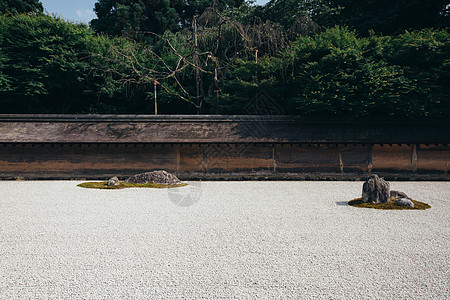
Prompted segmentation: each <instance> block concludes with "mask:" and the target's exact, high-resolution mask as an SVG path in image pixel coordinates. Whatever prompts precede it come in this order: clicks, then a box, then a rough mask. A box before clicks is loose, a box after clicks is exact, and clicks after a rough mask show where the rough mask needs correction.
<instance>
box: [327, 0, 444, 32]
mask: <svg viewBox="0 0 450 300" xmlns="http://www.w3.org/2000/svg"><path fill="white" fill-rule="evenodd" d="M330 2H331V3H332V5H333V6H334V7H335V8H336V7H340V8H341V11H340V14H339V18H338V23H337V24H339V25H343V24H346V25H348V26H351V27H352V28H355V29H357V30H358V31H359V32H360V33H363V34H367V33H368V32H369V30H374V31H375V32H377V33H383V34H398V33H401V32H402V31H404V30H417V29H422V28H427V27H430V28H431V27H434V28H436V27H441V26H444V25H446V26H448V25H449V24H448V12H447V11H446V8H448V6H449V5H450V1H448V0H397V1H392V0H370V1H358V0H332V1H330ZM446 23H447V24H446Z"/></svg>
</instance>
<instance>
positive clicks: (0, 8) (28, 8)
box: [0, 0, 44, 14]
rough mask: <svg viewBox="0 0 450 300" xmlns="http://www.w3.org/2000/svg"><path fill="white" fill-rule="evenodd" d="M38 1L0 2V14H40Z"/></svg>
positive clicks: (13, 0)
mask: <svg viewBox="0 0 450 300" xmlns="http://www.w3.org/2000/svg"><path fill="white" fill-rule="evenodd" d="M43 11H44V7H43V6H42V3H41V2H39V0H0V14H8V13H9V14H18V13H42V12H43Z"/></svg>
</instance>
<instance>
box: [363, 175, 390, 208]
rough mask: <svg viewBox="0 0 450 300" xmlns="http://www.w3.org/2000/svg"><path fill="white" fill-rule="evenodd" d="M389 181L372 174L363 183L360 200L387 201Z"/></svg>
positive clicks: (369, 201) (367, 201) (370, 201)
mask: <svg viewBox="0 0 450 300" xmlns="http://www.w3.org/2000/svg"><path fill="white" fill-rule="evenodd" d="M389 196H390V185H389V182H387V181H385V180H384V179H383V178H380V177H378V175H376V174H374V175H371V176H370V177H369V179H367V181H366V182H364V184H363V190H362V200H363V201H364V202H366V203H386V202H388V201H389Z"/></svg>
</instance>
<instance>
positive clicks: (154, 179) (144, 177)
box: [125, 171, 182, 185]
mask: <svg viewBox="0 0 450 300" xmlns="http://www.w3.org/2000/svg"><path fill="white" fill-rule="evenodd" d="M125 182H126V183H134V184H146V183H158V184H170V185H178V184H181V183H182V182H181V180H180V179H178V178H177V177H176V176H175V175H173V174H170V173H169V172H166V171H153V172H146V173H142V174H137V175H134V176H131V177H129V178H127V179H126V180H125Z"/></svg>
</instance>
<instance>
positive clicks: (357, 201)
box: [348, 198, 431, 210]
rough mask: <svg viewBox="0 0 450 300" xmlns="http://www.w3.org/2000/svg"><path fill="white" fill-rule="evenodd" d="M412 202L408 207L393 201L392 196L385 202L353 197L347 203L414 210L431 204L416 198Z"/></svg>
mask: <svg viewBox="0 0 450 300" xmlns="http://www.w3.org/2000/svg"><path fill="white" fill-rule="evenodd" d="M410 200H411V201H412V202H413V203H414V207H408V206H404V205H401V204H398V203H396V202H395V199H394V198H391V199H390V200H389V202H387V203H365V202H363V201H362V199H361V198H357V199H353V200H350V201H349V202H348V205H350V206H355V207H364V208H375V209H397V210H399V209H409V210H411V209H413V210H414V209H415V210H424V209H428V208H431V206H430V205H429V204H427V203H424V202H420V201H417V200H412V199H410Z"/></svg>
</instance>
